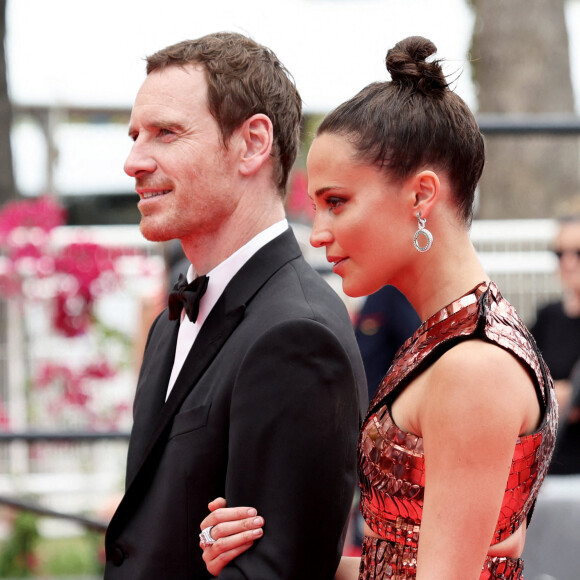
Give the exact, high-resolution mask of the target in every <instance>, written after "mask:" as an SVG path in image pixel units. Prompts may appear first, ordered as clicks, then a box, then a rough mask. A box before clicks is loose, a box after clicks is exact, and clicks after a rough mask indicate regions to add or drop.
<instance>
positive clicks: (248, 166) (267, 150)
mask: <svg viewBox="0 0 580 580" xmlns="http://www.w3.org/2000/svg"><path fill="white" fill-rule="evenodd" d="M239 131H240V137H241V140H242V154H241V156H240V171H241V173H242V175H252V174H254V173H256V172H257V171H258V170H259V169H260V168H261V167H262V166H263V165H264V164H265V163H266V162H267V161H268V160H269V159H270V154H271V152H272V146H273V142H274V129H273V126H272V121H271V120H270V118H269V117H267V116H266V115H263V114H261V113H259V114H256V115H252V116H251V117H250V118H249V119H246V121H244V123H243V124H242V126H241V127H240V129H239Z"/></svg>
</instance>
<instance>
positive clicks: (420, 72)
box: [386, 36, 448, 95]
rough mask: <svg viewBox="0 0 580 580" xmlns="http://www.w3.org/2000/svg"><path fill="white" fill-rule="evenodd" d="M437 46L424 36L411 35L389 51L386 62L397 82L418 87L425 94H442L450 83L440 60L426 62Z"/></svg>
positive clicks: (394, 80) (392, 77)
mask: <svg viewBox="0 0 580 580" xmlns="http://www.w3.org/2000/svg"><path fill="white" fill-rule="evenodd" d="M436 52H437V47H436V46H435V45H434V44H433V43H432V42H431V41H430V40H428V39H427V38H423V37H422V36H409V37H408V38H405V39H404V40H401V41H400V42H398V43H397V44H396V45H395V46H394V47H393V48H391V49H390V50H389V51H388V52H387V58H386V64H387V70H388V71H389V73H390V75H391V79H392V80H393V82H395V83H401V84H403V85H407V86H413V87H416V88H417V89H418V90H419V91H421V92H422V93H423V94H425V95H436V94H441V93H442V92H443V91H445V89H447V86H448V83H447V80H446V79H445V75H444V74H443V70H442V69H441V64H440V61H439V60H435V61H433V62H426V59H427V57H429V56H431V55H432V54H435V53H436Z"/></svg>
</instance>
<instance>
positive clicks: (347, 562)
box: [334, 556, 360, 580]
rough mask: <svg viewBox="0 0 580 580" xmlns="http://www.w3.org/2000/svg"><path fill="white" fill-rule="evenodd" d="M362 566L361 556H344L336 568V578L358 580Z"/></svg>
mask: <svg viewBox="0 0 580 580" xmlns="http://www.w3.org/2000/svg"><path fill="white" fill-rule="evenodd" d="M359 568H360V558H354V557H351V556H343V557H342V558H341V559H340V564H339V565H338V569H337V570H336V574H335V576H334V580H357V578H358V571H359Z"/></svg>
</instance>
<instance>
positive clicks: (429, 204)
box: [412, 169, 441, 218]
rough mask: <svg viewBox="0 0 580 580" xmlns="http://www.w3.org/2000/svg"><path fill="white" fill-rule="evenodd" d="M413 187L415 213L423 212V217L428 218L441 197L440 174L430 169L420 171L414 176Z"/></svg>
mask: <svg viewBox="0 0 580 580" xmlns="http://www.w3.org/2000/svg"><path fill="white" fill-rule="evenodd" d="M412 188H413V194H414V200H413V201H414V203H413V211H414V213H415V214H416V213H418V212H421V217H422V218H427V217H428V216H429V213H430V212H431V210H432V209H433V206H434V205H435V202H436V201H437V200H438V199H439V192H440V190H441V182H440V181H439V176H438V175H437V174H436V173H435V172H434V171H431V170H430V169H426V170H424V171H420V172H419V173H417V174H416V175H415V176H414V177H413V178H412Z"/></svg>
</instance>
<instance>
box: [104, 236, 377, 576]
mask: <svg viewBox="0 0 580 580" xmlns="http://www.w3.org/2000/svg"><path fill="white" fill-rule="evenodd" d="M210 284H211V280H210ZM178 326H179V323H178V322H176V321H173V322H172V321H169V319H168V316H167V312H164V313H162V314H161V315H160V316H159V317H158V318H157V319H156V321H155V322H154V324H153V325H152V328H151V330H150V333H149V338H148V341H147V346H146V349H145V354H144V362H143V365H142V368H141V373H140V376H139V382H138V385H137V392H136V396H135V407H134V426H133V430H132V434H131V442H130V445H129V453H128V462H127V487H126V493H125V496H124V498H123V500H122V502H121V504H120V506H119V508H118V509H117V511H116V513H115V515H114V516H113V519H112V521H111V523H110V525H109V529H108V531H107V536H106V549H107V566H106V572H105V578H106V579H107V580H121V579H122V580H142V579H148V580H181V579H183V580H186V579H187V580H192V579H201V578H210V577H211V576H210V575H209V574H208V572H207V571H206V569H205V565H204V563H203V560H202V558H201V549H200V548H199V539H198V534H199V524H200V522H201V520H202V519H203V518H204V517H205V516H206V515H207V513H208V509H207V504H208V502H209V501H210V500H212V499H213V498H215V497H217V496H223V497H225V498H227V500H228V503H229V505H232V506H236V505H247V506H254V507H256V508H257V509H258V512H259V513H260V514H261V515H263V516H264V518H265V521H266V525H265V528H264V531H265V533H264V537H263V538H262V539H260V540H259V541H257V542H256V543H255V544H254V546H253V547H252V548H251V549H250V550H249V551H248V552H246V553H245V554H243V555H242V556H240V557H239V558H238V559H236V560H235V561H234V562H232V563H231V564H230V565H229V566H228V567H226V568H225V569H224V570H223V572H222V574H221V575H220V578H223V579H238V578H239V579H242V578H244V579H246V578H249V579H252V580H261V579H263V580H277V579H295V580H308V579H312V580H325V579H331V578H333V575H334V571H335V568H336V566H337V564H338V559H339V557H340V553H341V547H342V546H341V544H342V540H341V535H342V533H343V531H344V527H345V522H346V520H347V516H348V513H349V508H350V506H351V501H352V494H353V489H354V483H355V479H356V467H355V462H356V452H355V449H356V441H357V436H358V429H359V418H360V412H361V409H362V411H364V410H365V407H366V394H365V389H366V387H365V379H364V370H363V366H362V362H361V359H360V355H359V352H358V348H357V345H356V342H355V339H354V333H353V330H352V327H351V324H350V320H349V318H348V315H347V313H346V309H345V308H344V305H343V304H342V302H341V300H340V298H339V297H338V296H337V295H336V293H335V292H334V291H333V290H331V289H330V288H329V287H328V285H327V284H326V282H324V281H323V280H322V279H321V278H320V276H319V275H318V274H316V273H315V272H314V271H313V270H312V268H311V267H310V266H309V265H308V264H307V263H306V261H305V260H304V258H303V257H302V255H301V252H300V249H299V246H298V244H297V243H296V240H295V238H294V235H293V234H292V232H291V231H287V232H285V233H284V234H282V235H281V236H279V237H277V238H276V239H274V240H273V241H272V242H270V243H268V244H267V245H266V246H264V247H263V248H262V249H261V250H259V251H258V252H257V253H256V254H255V255H254V256H253V257H252V258H251V259H250V260H249V261H248V262H247V263H246V264H245V265H244V267H243V268H242V269H241V270H240V271H239V272H238V273H237V274H236V276H234V278H233V279H232V281H231V282H230V283H229V284H228V286H227V287H226V289H225V291H224V293H223V295H222V296H221V297H220V299H219V300H218V302H217V303H216V305H215V307H214V308H213V309H212V311H211V313H210V314H209V316H208V318H207V319H206V321H205V322H204V324H203V327H202V329H201V331H200V334H199V336H198V337H197V340H196V342H195V344H194V346H193V348H192V349H191V352H190V353H189V355H188V357H187V359H186V361H185V363H184V366H183V369H182V370H181V372H180V374H179V376H178V378H177V381H176V383H175V385H174V387H173V390H172V391H171V394H170V396H169V398H168V399H167V402H164V398H165V393H166V389H167V385H168V381H169V375H170V373H171V368H172V365H173V357H174V353H175V345H176V341H177V331H178Z"/></svg>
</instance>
